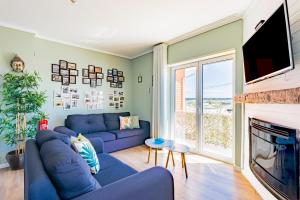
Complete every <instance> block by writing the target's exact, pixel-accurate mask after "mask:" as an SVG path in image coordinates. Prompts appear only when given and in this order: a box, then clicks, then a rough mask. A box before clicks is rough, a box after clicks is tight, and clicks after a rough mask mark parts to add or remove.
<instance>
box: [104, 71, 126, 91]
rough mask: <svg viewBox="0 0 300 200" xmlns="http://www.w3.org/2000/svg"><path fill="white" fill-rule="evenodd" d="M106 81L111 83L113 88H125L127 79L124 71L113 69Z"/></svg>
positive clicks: (108, 73)
mask: <svg viewBox="0 0 300 200" xmlns="http://www.w3.org/2000/svg"><path fill="white" fill-rule="evenodd" d="M106 81H107V82H109V83H110V87H111V88H123V83H124V82H125V77H124V74H123V71H119V70H118V69H115V68H112V69H108V70H107V77H106Z"/></svg>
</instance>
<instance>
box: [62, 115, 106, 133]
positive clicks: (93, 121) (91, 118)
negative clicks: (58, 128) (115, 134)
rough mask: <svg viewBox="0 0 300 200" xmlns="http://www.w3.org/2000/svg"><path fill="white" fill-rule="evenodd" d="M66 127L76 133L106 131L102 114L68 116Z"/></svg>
mask: <svg viewBox="0 0 300 200" xmlns="http://www.w3.org/2000/svg"><path fill="white" fill-rule="evenodd" d="M66 126H67V127H68V128H69V129H72V130H73V131H75V132H76V133H82V134H87V133H94V132H102V131H106V129H107V128H106V125H105V123H104V118H103V114H89V115H69V116H68V117H67V119H66Z"/></svg>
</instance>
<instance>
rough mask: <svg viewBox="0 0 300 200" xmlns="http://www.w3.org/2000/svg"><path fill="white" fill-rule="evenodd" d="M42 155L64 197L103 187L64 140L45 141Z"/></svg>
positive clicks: (48, 171) (47, 168) (49, 172)
mask: <svg viewBox="0 0 300 200" xmlns="http://www.w3.org/2000/svg"><path fill="white" fill-rule="evenodd" d="M40 155H41V158H42V161H43V164H44V167H45V169H46V171H47V173H48V175H49V177H50V178H51V180H52V182H53V183H54V185H55V187H56V189H57V191H58V193H59V195H60V196H61V197H62V198H63V199H71V198H74V197H77V196H79V195H82V194H85V193H87V192H91V191H93V190H96V189H98V188H100V187H101V186H100V185H99V183H98V182H97V181H96V180H95V178H94V177H93V176H92V175H91V173H90V169H89V166H88V165H87V163H86V162H85V161H84V160H83V159H82V158H81V157H80V155H79V154H77V153H75V151H73V150H72V149H71V148H70V147H69V146H67V145H66V144H65V143H63V142H62V141H60V140H51V141H48V142H45V143H44V144H43V146H42V147H41V150H40ZM75 177H76V178H75Z"/></svg>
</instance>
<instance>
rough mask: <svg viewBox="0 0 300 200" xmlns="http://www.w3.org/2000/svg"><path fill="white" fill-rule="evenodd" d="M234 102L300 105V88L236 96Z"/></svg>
mask: <svg viewBox="0 0 300 200" xmlns="http://www.w3.org/2000/svg"><path fill="white" fill-rule="evenodd" d="M234 101H235V103H251V104H300V87H297V88H291V89H283V90H272V91H264V92H255V93H246V94H241V95H237V96H235V97H234Z"/></svg>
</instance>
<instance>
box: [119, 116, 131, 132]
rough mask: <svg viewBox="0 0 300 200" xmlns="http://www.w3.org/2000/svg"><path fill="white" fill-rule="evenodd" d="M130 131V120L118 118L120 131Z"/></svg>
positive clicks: (128, 118)
mask: <svg viewBox="0 0 300 200" xmlns="http://www.w3.org/2000/svg"><path fill="white" fill-rule="evenodd" d="M125 129H131V119H130V116H129V117H121V116H120V130H125Z"/></svg>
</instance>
